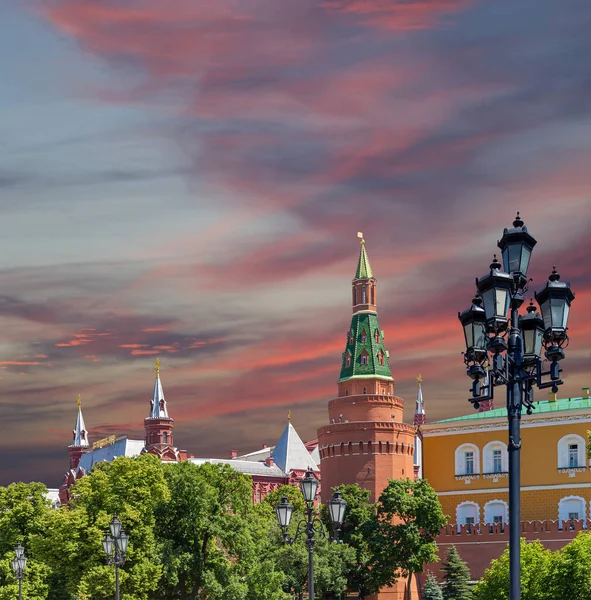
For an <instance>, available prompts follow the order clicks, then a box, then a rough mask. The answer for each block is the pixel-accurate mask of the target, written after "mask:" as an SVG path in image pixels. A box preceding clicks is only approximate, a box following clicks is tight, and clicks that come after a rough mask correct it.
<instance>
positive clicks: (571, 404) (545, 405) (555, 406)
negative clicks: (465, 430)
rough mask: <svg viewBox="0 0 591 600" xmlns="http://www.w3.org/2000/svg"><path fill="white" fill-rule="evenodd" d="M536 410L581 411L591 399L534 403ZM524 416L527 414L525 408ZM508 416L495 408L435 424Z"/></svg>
mask: <svg viewBox="0 0 591 600" xmlns="http://www.w3.org/2000/svg"><path fill="white" fill-rule="evenodd" d="M534 407H535V408H534V410H533V412H532V414H534V415H536V414H538V415H539V414H541V413H549V412H559V411H563V410H581V409H584V408H591V398H562V399H560V400H554V401H550V400H543V401H541V402H534ZM522 414H526V409H525V407H524V408H523V410H522ZM506 416H507V408H506V407H504V408H495V409H493V410H486V411H484V412H473V413H471V414H469V415H464V416H462V417H454V418H453V419H443V420H442V421H434V423H453V422H457V421H480V420H482V419H498V418H500V417H506Z"/></svg>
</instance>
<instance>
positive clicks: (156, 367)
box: [154, 358, 160, 377]
mask: <svg viewBox="0 0 591 600" xmlns="http://www.w3.org/2000/svg"><path fill="white" fill-rule="evenodd" d="M154 371H156V377H160V359H159V358H157V359H156V360H155V361H154Z"/></svg>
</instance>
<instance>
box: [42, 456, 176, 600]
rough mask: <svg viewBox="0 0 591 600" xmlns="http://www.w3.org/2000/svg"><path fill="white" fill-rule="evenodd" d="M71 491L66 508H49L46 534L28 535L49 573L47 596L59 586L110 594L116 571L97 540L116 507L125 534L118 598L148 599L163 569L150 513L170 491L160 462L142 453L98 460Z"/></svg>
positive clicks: (83, 593) (83, 596)
mask: <svg viewBox="0 0 591 600" xmlns="http://www.w3.org/2000/svg"><path fill="white" fill-rule="evenodd" d="M73 492H74V501H73V502H72V503H71V505H70V508H69V509H67V508H64V509H60V510H57V511H51V513H50V514H49V515H47V518H46V521H45V534H44V535H37V536H35V539H33V540H32V543H33V547H34V548H35V549H36V551H37V552H38V553H39V554H40V555H42V556H43V557H44V561H45V564H46V565H48V566H49V568H50V569H51V571H52V574H53V576H52V589H51V590H50V594H49V596H50V597H51V598H52V599H53V598H58V597H59V595H60V594H63V593H64V591H65V592H66V593H67V594H68V595H69V596H73V595H76V596H77V597H78V599H79V600H87V599H89V598H91V597H95V598H96V597H104V598H111V597H112V596H113V590H114V587H115V573H114V568H113V567H109V566H108V565H107V564H106V559H105V555H104V552H103V548H102V539H103V538H104V536H105V534H106V532H107V531H108V527H109V522H110V521H111V518H112V516H113V514H114V513H115V512H116V513H117V514H118V515H119V518H120V519H121V522H122V523H123V527H124V528H125V530H126V532H127V533H128V535H129V547H128V551H127V557H126V562H125V565H124V566H123V568H122V569H120V582H121V594H122V598H125V600H148V598H149V597H150V595H151V593H152V592H153V591H154V590H155V589H156V586H157V584H158V581H159V579H160V576H161V571H162V567H161V565H160V558H159V556H158V553H157V548H156V539H155V534H154V525H155V516H154V514H155V511H156V508H157V507H158V506H159V505H160V504H162V503H163V502H164V501H165V500H166V499H167V498H168V496H169V491H168V488H167V485H166V481H165V479H164V473H163V466H162V464H161V463H160V461H159V460H158V459H157V458H156V457H154V456H152V455H149V454H145V455H142V456H139V457H136V458H125V457H121V458H117V459H115V460H114V461H113V462H110V463H107V462H104V463H99V464H97V465H95V466H94V468H93V469H92V472H91V473H90V474H89V475H88V476H86V477H84V478H82V479H81V480H79V481H78V482H77V483H76V485H75V486H74V488H73Z"/></svg>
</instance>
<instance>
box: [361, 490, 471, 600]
mask: <svg viewBox="0 0 591 600" xmlns="http://www.w3.org/2000/svg"><path fill="white" fill-rule="evenodd" d="M374 519H375V525H374V527H373V532H372V535H371V544H370V547H371V548H372V549H373V554H374V557H373V558H374V561H373V564H372V568H373V569H374V570H375V571H376V574H377V575H378V577H379V579H381V582H380V583H381V587H383V586H385V585H392V584H393V583H394V582H395V581H396V579H397V578H398V577H399V576H401V575H402V576H406V577H408V580H409V583H410V581H411V579H412V576H413V574H415V573H422V572H423V568H424V566H425V564H427V563H431V562H435V561H436V560H437V544H436V543H435V538H436V537H437V536H438V535H439V532H440V531H441V528H442V527H443V526H444V525H445V522H446V517H445V515H444V514H443V511H442V510H441V504H440V503H439V499H438V497H437V493H436V492H435V490H434V489H433V488H432V487H431V486H430V485H429V482H428V481H427V480H426V479H418V480H416V481H415V480H411V479H390V480H389V482H388V485H387V486H386V488H385V489H384V490H383V492H382V494H381V495H380V498H379V500H378V503H377V512H376V514H375V518H374ZM408 596H409V598H410V585H409V586H408ZM458 600H463V598H461V599H460V598H458Z"/></svg>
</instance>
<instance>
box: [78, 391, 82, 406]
mask: <svg viewBox="0 0 591 600" xmlns="http://www.w3.org/2000/svg"><path fill="white" fill-rule="evenodd" d="M81 404H82V396H81V395H80V394H78V410H80V405H81Z"/></svg>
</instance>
